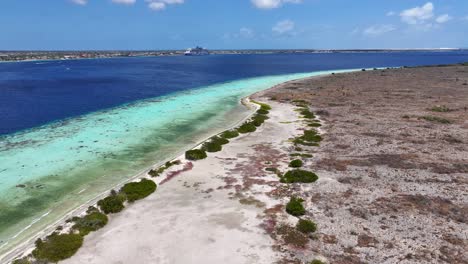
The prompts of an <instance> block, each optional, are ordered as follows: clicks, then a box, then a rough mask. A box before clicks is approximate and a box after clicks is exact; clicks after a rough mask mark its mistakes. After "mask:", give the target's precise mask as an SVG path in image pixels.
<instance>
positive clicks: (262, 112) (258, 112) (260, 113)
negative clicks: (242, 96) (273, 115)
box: [257, 109, 270, 115]
mask: <svg viewBox="0 0 468 264" xmlns="http://www.w3.org/2000/svg"><path fill="white" fill-rule="evenodd" d="M269 113H270V111H268V110H265V109H259V110H258V111H257V114H259V115H268V114H269Z"/></svg>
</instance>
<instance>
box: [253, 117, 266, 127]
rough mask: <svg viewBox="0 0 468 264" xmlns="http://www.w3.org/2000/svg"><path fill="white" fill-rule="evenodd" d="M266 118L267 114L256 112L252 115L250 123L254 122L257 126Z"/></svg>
mask: <svg viewBox="0 0 468 264" xmlns="http://www.w3.org/2000/svg"><path fill="white" fill-rule="evenodd" d="M267 119H268V116H266V115H259V114H256V115H254V116H253V117H252V121H251V122H252V124H254V125H255V126H256V127H259V126H261V125H262V124H263V123H264V122H265V120H267Z"/></svg>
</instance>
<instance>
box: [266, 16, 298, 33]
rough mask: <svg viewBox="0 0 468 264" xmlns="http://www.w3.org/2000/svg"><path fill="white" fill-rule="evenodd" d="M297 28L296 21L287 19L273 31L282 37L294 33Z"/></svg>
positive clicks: (277, 24)
mask: <svg viewBox="0 0 468 264" xmlns="http://www.w3.org/2000/svg"><path fill="white" fill-rule="evenodd" d="M295 26H296V25H295V24H294V21H291V20H289V19H286V20H282V21H280V22H278V23H276V25H275V26H274V27H273V28H272V29H271V30H272V31H273V32H274V33H276V34H279V35H282V34H285V33H289V32H291V31H293V30H294V27H295Z"/></svg>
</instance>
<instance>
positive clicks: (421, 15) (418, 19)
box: [400, 2, 434, 25]
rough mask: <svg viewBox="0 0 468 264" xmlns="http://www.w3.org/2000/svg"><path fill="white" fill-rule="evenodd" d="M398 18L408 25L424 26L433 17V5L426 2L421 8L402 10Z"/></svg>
mask: <svg viewBox="0 0 468 264" xmlns="http://www.w3.org/2000/svg"><path fill="white" fill-rule="evenodd" d="M400 17H401V20H402V21H403V22H405V23H407V24H410V25H417V24H424V23H425V22H426V21H427V20H429V19H431V18H432V17H434V5H433V4H432V3H431V2H428V3H426V4H425V5H423V6H417V7H414V8H410V9H406V10H403V11H402V12H401V13H400Z"/></svg>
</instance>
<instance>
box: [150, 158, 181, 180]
mask: <svg viewBox="0 0 468 264" xmlns="http://www.w3.org/2000/svg"><path fill="white" fill-rule="evenodd" d="M179 164H180V160H175V161H172V162H171V161H168V162H166V164H164V166H161V167H159V168H158V169H152V170H150V171H149V172H148V175H150V176H151V177H159V176H160V175H161V174H162V173H163V172H164V171H165V170H167V169H169V168H170V167H172V166H174V165H179Z"/></svg>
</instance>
